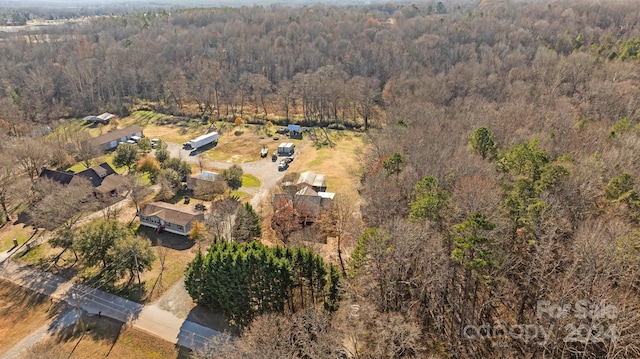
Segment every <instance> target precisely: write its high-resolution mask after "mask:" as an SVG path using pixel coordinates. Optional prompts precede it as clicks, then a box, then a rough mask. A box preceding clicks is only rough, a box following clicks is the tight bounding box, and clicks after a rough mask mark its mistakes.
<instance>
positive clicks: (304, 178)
mask: <svg viewBox="0 0 640 359" xmlns="http://www.w3.org/2000/svg"><path fill="white" fill-rule="evenodd" d="M299 184H307V185H309V186H313V187H316V188H326V187H327V182H326V181H325V179H324V175H320V174H316V173H313V172H311V171H306V172H302V173H301V174H300V177H298V181H296V185H299Z"/></svg>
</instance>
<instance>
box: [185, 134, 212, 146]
mask: <svg viewBox="0 0 640 359" xmlns="http://www.w3.org/2000/svg"><path fill="white" fill-rule="evenodd" d="M216 141H218V132H211V133H207V134H206V135H202V136H200V137H197V138H194V139H193V140H191V141H189V142H187V143H185V144H184V146H185V147H186V148H188V149H192V150H197V149H198V148H200V147H202V146H206V145H208V144H210V143H213V142H216Z"/></svg>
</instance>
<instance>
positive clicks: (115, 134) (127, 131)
mask: <svg viewBox="0 0 640 359" xmlns="http://www.w3.org/2000/svg"><path fill="white" fill-rule="evenodd" d="M136 133H142V127H140V126H135V125H134V126H129V127H125V128H123V129H120V130H115V131H111V132H109V133H105V134H104V135H102V136H98V137H95V138H92V139H91V144H92V145H94V146H97V147H99V146H102V145H104V144H107V143H109V142H111V141H116V140H119V139H121V138H123V137H129V136H133V135H135V134H136Z"/></svg>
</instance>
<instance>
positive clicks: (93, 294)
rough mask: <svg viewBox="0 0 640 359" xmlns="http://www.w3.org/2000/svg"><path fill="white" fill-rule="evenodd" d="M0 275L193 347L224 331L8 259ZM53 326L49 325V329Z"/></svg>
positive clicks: (4, 255) (86, 309) (88, 309)
mask: <svg viewBox="0 0 640 359" xmlns="http://www.w3.org/2000/svg"><path fill="white" fill-rule="evenodd" d="M2 257H5V258H6V257H7V255H6V252H3V253H2ZM0 278H2V279H5V280H8V281H11V282H13V283H15V284H18V285H20V286H23V287H26V288H29V289H31V290H33V291H36V292H38V293H42V294H44V295H48V296H50V297H51V298H54V299H56V300H63V301H65V302H67V303H68V304H69V305H70V306H72V307H76V306H78V307H79V308H81V309H82V310H83V311H84V312H86V313H89V314H97V313H100V314H101V315H104V316H106V317H109V318H113V319H116V320H119V321H121V322H124V323H130V324H131V325H132V326H133V327H135V328H137V329H141V330H144V331H146V332H149V333H151V334H154V335H156V336H158V337H160V338H162V339H164V340H166V341H168V342H170V343H175V344H179V345H182V346H184V347H187V348H190V349H193V350H197V349H200V348H203V347H204V346H205V343H206V342H207V341H208V340H209V339H211V338H213V337H215V336H218V335H225V334H222V333H220V332H217V331H215V330H213V329H210V328H207V327H205V326H202V325H199V324H196V323H193V322H190V321H187V320H184V319H180V318H178V317H176V316H175V315H174V314H173V313H171V312H168V311H166V310H163V309H160V308H159V307H157V306H148V307H147V306H143V305H141V304H139V303H135V302H132V301H130V300H127V299H124V298H120V297H118V296H115V295H113V294H109V293H106V292H103V291H101V290H99V289H94V288H90V287H87V286H85V285H82V284H78V283H72V282H71V281H69V280H67V279H65V278H62V277H59V276H56V275H53V274H50V273H46V272H43V271H41V270H38V269H34V268H31V267H28V266H21V265H19V264H17V263H16V262H13V261H11V260H10V259H9V260H4V261H3V262H2V264H0ZM54 329H55V328H51V329H49V330H48V331H52V330H54ZM23 346H24V344H23ZM18 349H20V348H18ZM23 349H24V348H22V350H23Z"/></svg>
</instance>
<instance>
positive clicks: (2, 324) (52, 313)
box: [0, 280, 65, 356]
mask: <svg viewBox="0 0 640 359" xmlns="http://www.w3.org/2000/svg"><path fill="white" fill-rule="evenodd" d="M64 309H65V306H64V305H61V304H53V305H52V304H51V301H50V300H49V297H47V296H45V295H41V294H37V293H35V292H32V291H30V290H28V289H25V288H22V287H20V286H18V285H15V284H13V283H11V282H7V281H4V280H0V356H2V355H1V354H2V353H6V352H7V351H8V350H10V349H11V348H13V346H15V345H16V344H17V343H19V342H20V341H21V340H23V339H24V338H26V337H28V336H29V335H30V334H31V333H32V332H34V331H36V330H37V329H38V328H40V327H42V326H44V325H48V324H49V323H51V322H52V321H53V320H55V318H57V317H58V315H59V314H60V313H61V312H62V311H63V310H64Z"/></svg>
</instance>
